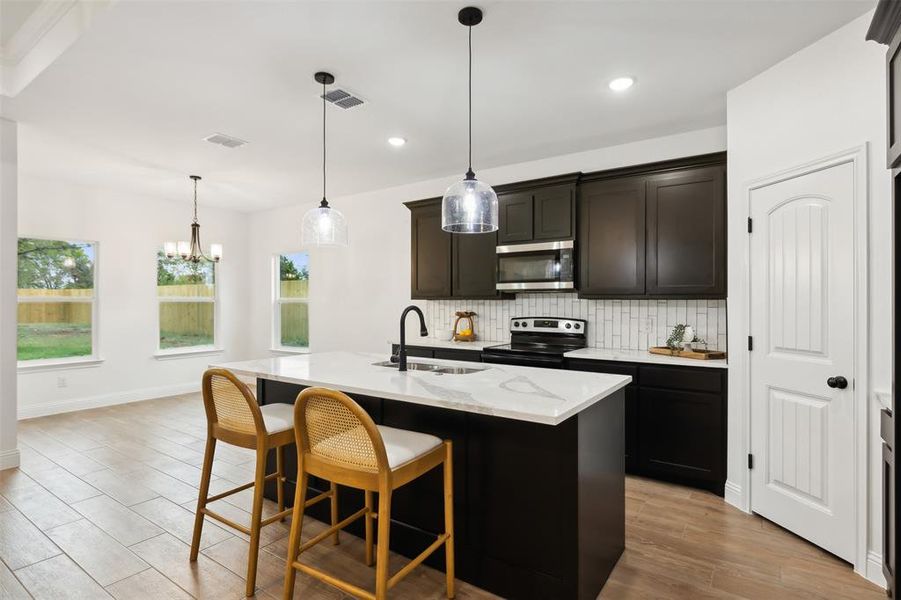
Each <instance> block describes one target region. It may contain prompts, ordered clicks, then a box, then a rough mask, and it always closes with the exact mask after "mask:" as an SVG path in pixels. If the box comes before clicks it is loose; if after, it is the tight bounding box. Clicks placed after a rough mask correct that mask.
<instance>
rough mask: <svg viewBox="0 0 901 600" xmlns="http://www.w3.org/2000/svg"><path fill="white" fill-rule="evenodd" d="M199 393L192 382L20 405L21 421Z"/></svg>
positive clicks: (198, 386)
mask: <svg viewBox="0 0 901 600" xmlns="http://www.w3.org/2000/svg"><path fill="white" fill-rule="evenodd" d="M199 391H200V383H199V382H192V383H181V384H175V385H164V386H160V387H152V388H143V389H138V390H129V391H127V392H116V393H112V394H101V395H99V396H88V397H86V398H71V399H68V400H59V401H58V402H45V403H42V404H35V405H32V406H21V405H20V406H19V419H20V420H21V419H33V418H35V417H44V416H47V415H56V414H59V413H67V412H72V411H76V410H85V409H88V408H100V407H103V406H114V405H116V404H127V403H129V402H140V401H142V400H152V399H153V398H164V397H166V396H175V395H178V394H189V393H191V392H199Z"/></svg>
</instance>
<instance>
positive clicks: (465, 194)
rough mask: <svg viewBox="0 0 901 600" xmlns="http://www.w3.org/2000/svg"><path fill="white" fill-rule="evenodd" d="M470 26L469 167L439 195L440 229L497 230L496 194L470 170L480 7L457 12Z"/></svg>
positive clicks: (451, 230)
mask: <svg viewBox="0 0 901 600" xmlns="http://www.w3.org/2000/svg"><path fill="white" fill-rule="evenodd" d="M457 20H458V21H460V24H462V25H465V26H466V27H468V28H469V169H468V170H467V171H466V176H465V177H464V179H463V181H458V182H457V183H455V184H453V185H451V186H450V187H449V188H447V191H445V192H444V198H442V199H441V229H443V230H444V231H450V232H451V233H489V232H492V231H497V194H495V193H494V190H493V189H491V186H490V185H488V184H487V183H485V182H484V181H479V180H478V179H476V174H475V173H473V172H472V28H473V27H474V26H476V25H478V24H479V23H481V22H482V11H481V10H479V9H478V8H475V7H474V6H468V7H466V8H464V9H462V10H461V11H460V12H459V13H458V14H457Z"/></svg>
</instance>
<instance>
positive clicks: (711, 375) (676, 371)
mask: <svg viewBox="0 0 901 600" xmlns="http://www.w3.org/2000/svg"><path fill="white" fill-rule="evenodd" d="M639 379H640V381H641V386H642V387H645V386H647V387H656V388H667V389H671V390H693V391H697V392H710V393H712V394H719V393H721V392H722V391H723V373H722V371H721V370H720V369H708V368H705V367H660V366H647V365H641V366H640V367H639Z"/></svg>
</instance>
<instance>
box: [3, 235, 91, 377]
mask: <svg viewBox="0 0 901 600" xmlns="http://www.w3.org/2000/svg"><path fill="white" fill-rule="evenodd" d="M21 239H28V240H41V241H45V242H66V243H69V244H90V245H91V246H92V247H93V250H94V261H93V264H92V267H93V287H92V288H91V290H92V292H93V293H92V294H91V296H90V300H88V299H86V297H85V296H76V297H70V298H66V297H63V296H39V295H35V296H20V295H19V286H18V280H17V282H16V310H17V311H18V306H19V304H23V303H24V304H32V303H50V302H80V303H85V304H87V303H90V304H91V353H90V354H85V355H84V356H70V357H65V358H34V359H31V360H19V357H18V343H17V344H16V370H17V371H20V372H27V371H45V370H47V371H49V370H54V369H73V368H78V367H90V366H96V365H99V364H100V363H102V362H103V358H102V356H101V354H100V291H99V290H100V284H99V277H98V273H99V272H100V269H99V266H98V265H99V263H100V242H98V241H92V240H83V239H79V238H68V239H63V238H61V237H46V236H40V235H27V234H21V233H20V234H19V235H17V236H16V243H17V244H18V241H19V240H21ZM18 268H19V260H18V255H17V256H16V271H17V272H18ZM75 298H77V299H75ZM18 325H19V319H18V317H17V318H16V328H17V329H18ZM17 337H18V336H17Z"/></svg>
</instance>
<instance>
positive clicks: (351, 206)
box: [249, 127, 725, 356]
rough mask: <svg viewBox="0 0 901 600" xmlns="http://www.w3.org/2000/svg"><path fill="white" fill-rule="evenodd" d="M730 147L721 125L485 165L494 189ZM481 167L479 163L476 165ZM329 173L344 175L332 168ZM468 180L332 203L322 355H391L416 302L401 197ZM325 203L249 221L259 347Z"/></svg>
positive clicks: (320, 315)
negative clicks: (345, 241) (304, 227)
mask: <svg viewBox="0 0 901 600" xmlns="http://www.w3.org/2000/svg"><path fill="white" fill-rule="evenodd" d="M724 149H725V128H723V127H716V128H711V129H704V130H699V131H693V132H688V133H683V134H678V135H672V136H667V137H662V138H655V139H650V140H643V141H639V142H634V143H630V144H623V145H620V146H611V147H608V148H601V149H598V150H592V151H589V152H580V153H577V154H568V155H564V156H557V157H553V158H548V159H543V160H538V161H533V162H528V163H519V164H515V165H509V166H505V167H499V168H496V169H486V170H484V171H478V172H477V175H478V176H479V178H480V179H482V180H484V181H487V182H488V183H490V184H492V185H500V184H503V183H509V182H514V181H522V180H526V179H534V178H538V177H547V176H551V175H560V174H563V173H571V172H575V171H586V172H587V171H596V170H602V169H611V168H615V167H621V166H626V165H635V164H641V163H646V162H653V161H658V160H666V159H671V158H679V157H684V156H691V155H695V154H705V153H708V152H718V151H722V150H724ZM476 167H478V165H476ZM330 176H331V177H333V178H335V177H341V174H340V173H335V172H332V173H331V175H330ZM461 176H462V170H461V173H459V174H453V175H450V176H448V177H445V178H442V179H434V180H431V181H422V182H419V183H413V184H409V185H405V186H400V187H395V188H391V189H385V190H379V191H374V192H367V193H363V194H356V195H353V196H347V197H343V198H333V199H330V204H331V205H332V206H333V207H335V208H337V209H339V210H341V211H343V212H344V215H345V217H347V221H348V227H349V237H350V245H349V247H348V248H347V249H345V250H334V249H332V250H316V251H314V252H313V253H312V254H311V257H310V272H311V275H310V315H311V317H310V318H311V325H310V345H311V348H312V349H313V350H315V351H323V350H333V349H339V348H340V349H346V350H358V351H370V352H384V351H385V350H386V349H387V343H388V340H389V339H392V338H394V337H396V336H397V332H398V318H399V316H400V312H401V310H402V309H403V307H404V306H406V305H407V304H409V303H410V211H409V210H408V209H407V208H406V207H405V206H404V205H403V202H407V201H410V200H419V199H422V198H431V197H435V196H441V195H442V194H443V193H444V190H445V189H446V188H447V186H448V185H450V184H451V183H453V182H454V181H455V180H456V179H458V178H459V177H461ZM317 202H318V199H317V197H316V194H315V192H313V191H312V190H311V191H310V194H309V196H308V202H307V203H304V204H303V205H298V206H294V207H290V208H281V209H275V210H270V211H266V212H259V213H254V214H253V215H251V217H250V236H249V237H250V238H251V239H252V240H253V243H252V246H251V254H250V260H251V263H250V269H251V275H250V278H249V287H250V289H251V293H252V296H251V300H250V308H251V312H250V315H251V321H250V330H251V331H252V332H253V338H252V343H251V350H252V353H253V354H254V355H259V356H264V355H266V354H267V353H268V351H269V349H270V347H271V326H270V323H271V319H272V283H271V274H272V270H271V264H272V256H273V255H274V254H276V253H279V252H287V251H292V250H297V249H298V248H299V246H300V223H301V217H302V216H303V213H304V211H306V210H307V209H308V208H310V207H311V206H313V205H315V204H316V203H317Z"/></svg>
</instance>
